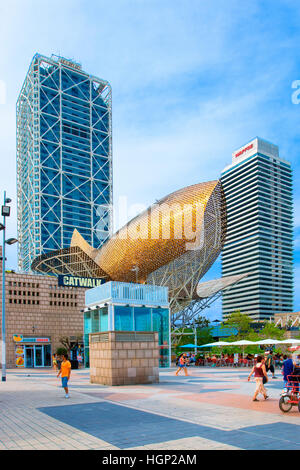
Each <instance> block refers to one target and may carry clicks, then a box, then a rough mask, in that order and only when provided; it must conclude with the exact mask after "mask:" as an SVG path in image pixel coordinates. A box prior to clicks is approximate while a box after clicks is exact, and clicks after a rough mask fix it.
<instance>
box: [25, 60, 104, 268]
mask: <svg viewBox="0 0 300 470" xmlns="http://www.w3.org/2000/svg"><path fill="white" fill-rule="evenodd" d="M111 127H112V126H111V87H110V85H109V83H108V82H107V81H105V80H102V79H99V78H97V77H94V76H91V75H89V74H87V73H85V72H84V71H83V70H82V67H81V65H80V64H78V63H76V62H74V61H73V60H67V59H64V58H62V57H57V56H51V58H48V57H44V56H42V55H40V54H36V55H35V56H34V58H33V60H32V62H31V65H30V67H29V70H28V73H27V75H26V78H25V81H24V84H23V86H22V89H21V92H20V95H19V98H18V101H17V191H18V239H19V252H18V262H19V269H20V270H22V271H25V272H28V271H30V270H31V263H32V261H33V260H34V259H35V258H36V257H37V256H39V255H41V254H45V253H48V252H51V251H54V250H57V249H62V248H67V247H69V246H70V241H71V237H72V233H73V231H74V229H75V228H76V229H77V230H78V231H79V232H80V234H81V235H82V236H83V237H84V238H85V240H86V241H87V242H89V243H90V244H91V245H92V246H93V247H95V248H99V247H100V246H101V245H102V244H103V242H104V241H105V240H106V239H107V238H108V236H109V235H110V233H111V226H112V207H111V205H112V143H111Z"/></svg>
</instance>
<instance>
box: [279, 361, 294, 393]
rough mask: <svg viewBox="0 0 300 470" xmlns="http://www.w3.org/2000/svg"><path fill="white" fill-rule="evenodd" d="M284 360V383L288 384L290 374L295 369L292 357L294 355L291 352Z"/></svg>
mask: <svg viewBox="0 0 300 470" xmlns="http://www.w3.org/2000/svg"><path fill="white" fill-rule="evenodd" d="M283 358H284V361H283V365H282V374H283V381H284V385H285V386H286V385H287V382H288V375H291V374H292V373H293V370H294V363H293V359H292V355H291V354H289V355H288V356H283Z"/></svg>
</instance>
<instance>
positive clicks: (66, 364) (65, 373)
mask: <svg viewBox="0 0 300 470" xmlns="http://www.w3.org/2000/svg"><path fill="white" fill-rule="evenodd" d="M60 375H61V384H62V387H63V388H64V390H65V398H69V388H68V382H69V379H70V375H71V362H70V361H69V358H68V354H64V355H63V360H62V363H61V366H60V371H59V372H58V374H57V377H59V376H60Z"/></svg>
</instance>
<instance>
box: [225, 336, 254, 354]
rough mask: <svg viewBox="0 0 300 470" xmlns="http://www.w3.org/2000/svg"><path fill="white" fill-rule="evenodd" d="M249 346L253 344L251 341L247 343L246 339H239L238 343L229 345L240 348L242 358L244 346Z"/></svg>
mask: <svg viewBox="0 0 300 470" xmlns="http://www.w3.org/2000/svg"><path fill="white" fill-rule="evenodd" d="M249 344H255V343H254V342H253V341H249V340H248V339H241V340H240V341H234V342H233V343H231V345H232V346H242V347H243V358H244V355H245V346H249Z"/></svg>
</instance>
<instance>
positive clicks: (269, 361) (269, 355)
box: [265, 351, 277, 379]
mask: <svg viewBox="0 0 300 470" xmlns="http://www.w3.org/2000/svg"><path fill="white" fill-rule="evenodd" d="M265 356H266V357H265V361H266V371H267V372H269V370H270V371H271V372H272V379H277V377H275V368H274V359H273V351H268V352H266V353H265Z"/></svg>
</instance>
